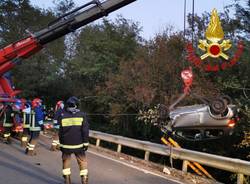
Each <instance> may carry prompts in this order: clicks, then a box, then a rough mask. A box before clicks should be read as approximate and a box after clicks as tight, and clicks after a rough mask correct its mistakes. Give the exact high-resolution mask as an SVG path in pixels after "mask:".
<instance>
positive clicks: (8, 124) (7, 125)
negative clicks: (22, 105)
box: [3, 104, 14, 144]
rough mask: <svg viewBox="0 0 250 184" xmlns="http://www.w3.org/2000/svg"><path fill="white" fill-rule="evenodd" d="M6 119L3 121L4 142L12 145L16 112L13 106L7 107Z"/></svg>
mask: <svg viewBox="0 0 250 184" xmlns="http://www.w3.org/2000/svg"><path fill="white" fill-rule="evenodd" d="M4 111H5V117H4V121H3V128H4V132H3V142H4V143H6V144H10V143H11V139H10V136H11V129H12V126H13V117H14V112H13V110H12V107H11V105H9V104H7V105H6V106H5V110H4Z"/></svg>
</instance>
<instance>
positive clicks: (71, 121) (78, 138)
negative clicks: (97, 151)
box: [58, 96, 89, 184]
mask: <svg viewBox="0 0 250 184" xmlns="http://www.w3.org/2000/svg"><path fill="white" fill-rule="evenodd" d="M78 103H79V100H78V99H77V98H76V97H74V96H73V97H70V98H69V99H68V100H67V101H66V107H65V109H64V110H63V111H62V112H61V115H60V117H59V118H58V121H59V124H60V128H59V140H60V148H61V151H62V162H63V171H62V173H63V177H64V181H65V184H71V180H70V174H71V171H70V162H71V154H72V153H73V154H75V156H76V159H77V163H78V165H79V168H80V176H81V182H82V184H87V183H88V169H87V160H86V155H85V151H87V149H88V145H89V143H88V137H89V124H88V122H87V117H86V114H85V113H83V112H81V111H80V110H79V109H78V108H77V106H78V105H79V104H78Z"/></svg>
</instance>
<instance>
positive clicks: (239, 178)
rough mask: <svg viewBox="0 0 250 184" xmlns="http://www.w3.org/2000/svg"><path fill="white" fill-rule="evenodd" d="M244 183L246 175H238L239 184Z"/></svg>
mask: <svg viewBox="0 0 250 184" xmlns="http://www.w3.org/2000/svg"><path fill="white" fill-rule="evenodd" d="M243 182H244V175H243V174H237V184H243Z"/></svg>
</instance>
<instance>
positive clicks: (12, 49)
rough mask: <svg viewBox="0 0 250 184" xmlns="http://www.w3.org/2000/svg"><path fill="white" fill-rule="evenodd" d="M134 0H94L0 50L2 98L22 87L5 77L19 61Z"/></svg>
mask: <svg viewBox="0 0 250 184" xmlns="http://www.w3.org/2000/svg"><path fill="white" fill-rule="evenodd" d="M134 1H136V0H105V1H102V2H100V1H98V0H92V1H91V2H89V3H87V4H84V5H83V6H80V7H78V8H76V9H74V10H73V11H71V12H69V13H66V14H64V15H62V16H60V17H59V18H57V19H56V20H54V21H53V22H51V23H49V24H48V26H47V27H46V28H44V29H42V30H40V31H38V32H36V33H33V34H30V36H29V37H27V38H24V39H21V40H19V41H17V42H15V43H11V44H10V45H8V46H6V47H4V48H2V49H0V96H1V97H0V101H2V102H3V101H8V102H12V101H13V99H14V98H15V96H16V95H17V94H18V93H20V91H19V90H14V89H12V87H11V85H10V82H9V80H8V79H7V78H6V77H5V76H4V74H5V73H6V72H8V71H10V70H11V69H12V68H13V67H15V65H16V64H17V63H19V62H21V61H22V60H23V59H26V58H29V57H30V56H32V55H34V54H35V53H37V52H39V51H40V50H41V49H42V48H43V47H44V45H46V44H47V43H50V42H52V41H53V40H56V39H58V38H60V37H62V36H64V35H66V34H68V33H70V32H73V31H75V30H76V29H78V28H80V27H82V26H84V25H86V24H88V23H90V22H93V21H95V20H97V19H99V18H101V17H104V16H107V15H108V14H109V13H111V12H113V11H116V10H117V9H119V8H121V7H123V6H126V5H128V4H130V3H132V2H134Z"/></svg>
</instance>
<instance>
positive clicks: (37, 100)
mask: <svg viewBox="0 0 250 184" xmlns="http://www.w3.org/2000/svg"><path fill="white" fill-rule="evenodd" d="M40 105H42V100H41V99H40V98H35V99H34V100H33V101H32V107H33V108H35V107H39V106H40Z"/></svg>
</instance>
